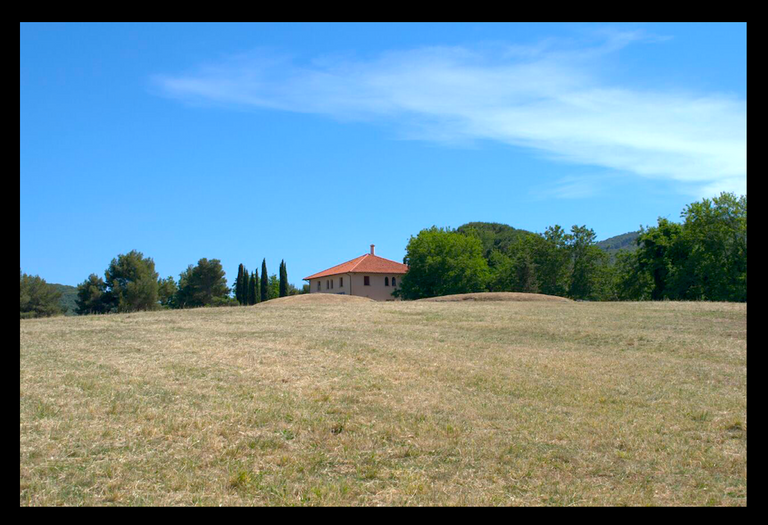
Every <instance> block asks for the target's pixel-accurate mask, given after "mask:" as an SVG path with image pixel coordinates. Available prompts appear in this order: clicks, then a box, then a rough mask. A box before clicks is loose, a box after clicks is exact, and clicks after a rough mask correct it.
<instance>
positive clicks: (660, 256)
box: [637, 217, 695, 301]
mask: <svg viewBox="0 0 768 525" xmlns="http://www.w3.org/2000/svg"><path fill="white" fill-rule="evenodd" d="M682 231H683V228H682V226H681V225H680V224H677V223H674V222H672V221H670V220H668V219H666V218H664V217H659V220H658V224H657V226H654V227H650V228H643V229H642V230H641V231H640V235H639V236H638V238H637V242H638V245H639V248H638V250H637V262H638V266H639V269H640V271H642V272H644V273H646V274H647V275H649V276H650V278H651V281H652V283H653V285H652V288H651V299H652V300H654V301H658V300H661V299H680V298H682V297H681V296H685V295H686V292H685V290H686V289H688V290H689V291H690V288H691V286H695V284H693V283H692V282H691V283H687V282H684V281H688V280H689V277H691V276H685V275H682V276H681V275H680V272H681V270H682V269H683V267H684V261H685V258H686V257H687V255H686V253H685V252H686V250H685V249H684V247H683V244H682V242H681V235H682ZM694 293H695V292H694Z"/></svg>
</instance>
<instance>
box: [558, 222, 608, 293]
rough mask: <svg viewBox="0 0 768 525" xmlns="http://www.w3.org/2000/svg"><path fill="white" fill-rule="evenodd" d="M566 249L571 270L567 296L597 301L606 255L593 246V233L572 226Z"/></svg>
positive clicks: (602, 281)
mask: <svg viewBox="0 0 768 525" xmlns="http://www.w3.org/2000/svg"><path fill="white" fill-rule="evenodd" d="M568 248H569V251H570V254H571V268H572V270H571V272H572V273H571V282H570V286H569V289H568V295H569V296H570V297H571V298H573V299H589V300H599V299H600V296H601V295H602V294H601V292H602V291H603V290H602V288H603V285H604V283H605V281H604V280H603V277H604V272H605V268H606V266H607V264H608V255H607V254H606V253H605V252H603V250H601V249H600V248H598V247H597V246H595V232H594V231H593V230H592V229H590V228H587V227H586V226H575V225H574V226H573V227H572V228H571V235H570V236H568Z"/></svg>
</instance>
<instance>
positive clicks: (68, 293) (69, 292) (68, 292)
mask: <svg viewBox="0 0 768 525" xmlns="http://www.w3.org/2000/svg"><path fill="white" fill-rule="evenodd" d="M50 284H51V286H53V287H54V288H56V290H57V291H59V292H61V299H60V300H59V304H60V305H61V308H62V309H63V310H64V315H77V314H76V313H75V311H76V308H77V304H76V303H75V301H76V300H77V286H69V285H67V284H55V283H50Z"/></svg>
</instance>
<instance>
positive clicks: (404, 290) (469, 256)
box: [396, 226, 490, 299]
mask: <svg viewBox="0 0 768 525" xmlns="http://www.w3.org/2000/svg"><path fill="white" fill-rule="evenodd" d="M405 263H406V264H407V265H408V267H409V269H408V272H407V273H406V274H405V275H404V276H403V278H402V279H401V281H400V288H399V289H398V290H397V291H396V296H399V297H402V298H404V299H419V298H422V297H436V296H441V295H450V294H459V293H470V292H482V291H484V290H485V289H486V286H487V284H488V281H489V279H490V270H489V268H488V263H487V262H486V260H485V258H484V257H483V245H482V243H481V241H480V239H479V238H477V237H475V236H472V235H462V234H460V233H456V232H454V231H450V230H448V229H445V228H437V227H436V226H433V227H432V228H429V229H425V230H422V231H420V232H419V234H418V235H417V236H416V237H413V236H411V239H410V241H409V242H408V246H407V247H406V256H405Z"/></svg>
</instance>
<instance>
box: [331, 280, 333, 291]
mask: <svg viewBox="0 0 768 525" xmlns="http://www.w3.org/2000/svg"><path fill="white" fill-rule="evenodd" d="M331 290H333V279H331Z"/></svg>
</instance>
